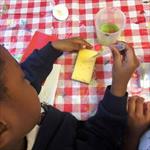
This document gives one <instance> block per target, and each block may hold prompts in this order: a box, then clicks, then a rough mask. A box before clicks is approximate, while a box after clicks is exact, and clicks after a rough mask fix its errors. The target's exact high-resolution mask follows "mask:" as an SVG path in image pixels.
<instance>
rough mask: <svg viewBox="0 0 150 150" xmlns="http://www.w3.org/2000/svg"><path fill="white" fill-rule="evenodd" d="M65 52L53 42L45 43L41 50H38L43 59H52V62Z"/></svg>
mask: <svg viewBox="0 0 150 150" xmlns="http://www.w3.org/2000/svg"><path fill="white" fill-rule="evenodd" d="M62 54H63V52H61V51H59V50H57V49H55V48H54V47H53V46H52V45H51V42H48V44H47V45H45V46H44V47H43V48H42V49H41V50H39V51H38V55H39V56H40V57H41V58H42V59H43V60H45V59H47V60H48V61H49V60H50V61H51V62H54V61H55V60H56V59H57V58H58V57H59V56H60V55H62Z"/></svg>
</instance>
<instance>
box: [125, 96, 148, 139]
mask: <svg viewBox="0 0 150 150" xmlns="http://www.w3.org/2000/svg"><path fill="white" fill-rule="evenodd" d="M149 126H150V102H148V103H144V99H143V98H141V97H138V96H134V97H131V98H129V101H128V132H129V134H130V135H133V137H134V136H135V137H140V136H141V135H142V133H144V132H145V131H146V130H147V128H148V127H149Z"/></svg>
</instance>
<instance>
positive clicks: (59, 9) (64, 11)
mask: <svg viewBox="0 0 150 150" xmlns="http://www.w3.org/2000/svg"><path fill="white" fill-rule="evenodd" d="M68 15H69V12H68V8H67V7H66V6H65V5H64V4H58V5H56V6H54V8H53V16H54V17H55V18H56V19H57V20H60V21H64V20H66V19H67V18H68Z"/></svg>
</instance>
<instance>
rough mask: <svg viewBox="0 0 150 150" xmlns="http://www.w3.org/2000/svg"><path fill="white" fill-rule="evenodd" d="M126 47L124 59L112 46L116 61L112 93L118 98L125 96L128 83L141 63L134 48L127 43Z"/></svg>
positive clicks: (113, 70)
mask: <svg viewBox="0 0 150 150" xmlns="http://www.w3.org/2000/svg"><path fill="white" fill-rule="evenodd" d="M125 46H126V54H125V58H123V56H122V55H121V54H120V53H119V51H118V49H117V48H116V47H115V45H111V46H110V48H111V50H112V54H113V60H114V64H113V69H112V88H111V92H112V94H114V95H116V96H123V95H124V94H125V92H126V88H127V84H128V81H129V80H130V78H131V76H132V74H133V72H134V71H135V69H136V68H137V67H138V66H139V61H138V59H137V57H136V55H135V53H134V50H133V48H132V47H130V46H129V45H127V44H126V43H125Z"/></svg>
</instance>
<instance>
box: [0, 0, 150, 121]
mask: <svg viewBox="0 0 150 150" xmlns="http://www.w3.org/2000/svg"><path fill="white" fill-rule="evenodd" d="M60 3H63V4H64V3H65V4H66V6H67V8H68V9H69V17H68V19H67V20H66V21H63V22H60V21H58V20H56V19H55V18H54V17H53V16H52V8H53V6H54V5H56V4H60ZM3 4H6V5H5V7H4V5H3ZM106 6H113V7H117V8H120V9H121V10H122V11H123V12H124V13H125V15H126V18H127V21H126V22H127V23H126V28H125V30H124V32H123V34H122V37H121V39H123V40H125V41H127V42H129V43H131V44H132V45H133V47H134V48H135V51H136V54H137V55H138V56H139V57H140V58H141V59H142V61H150V28H149V27H148V25H147V24H148V23H149V22H150V5H149V4H148V3H144V1H143V2H142V0H120V1H119V0H92V1H90V0H55V1H54V0H22V1H17V0H2V2H1V3H0V43H1V44H4V45H5V47H6V48H8V49H9V51H10V52H11V54H12V55H13V56H14V57H15V58H16V59H17V60H18V61H19V60H20V58H21V56H22V54H23V53H24V49H25V47H26V46H27V45H28V43H29V42H30V39H31V37H32V36H33V34H34V32H35V31H36V30H39V31H41V32H44V33H46V34H51V35H56V36H57V37H58V38H59V39H63V38H70V37H74V36H81V37H83V38H85V39H86V40H87V41H89V42H90V43H91V44H92V45H94V47H95V48H96V49H97V50H99V47H100V46H99V44H98V43H97V41H96V34H95V27H94V16H95V14H96V13H97V12H98V11H99V10H100V9H101V8H103V7H106ZM75 56H76V55H75V54H64V55H63V56H62V57H60V58H59V59H58V61H57V63H59V64H62V70H61V75H60V80H59V83H58V89H57V93H56V99H55V107H57V108H59V109H60V110H62V111H68V112H72V113H73V114H74V115H75V116H76V117H77V118H79V119H86V118H87V117H89V116H90V115H92V114H93V113H94V112H95V110H96V107H97V104H98V102H99V101H100V100H101V99H102V97H103V94H104V90H105V87H106V86H107V85H108V84H111V68H112V65H111V63H109V62H110V55H104V56H103V57H100V58H98V59H97V62H96V67H95V72H94V76H93V80H92V82H91V84H90V85H86V84H82V83H78V82H75V81H72V80H71V74H72V71H73V66H74V63H75ZM149 91H150V90H148V92H149Z"/></svg>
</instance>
